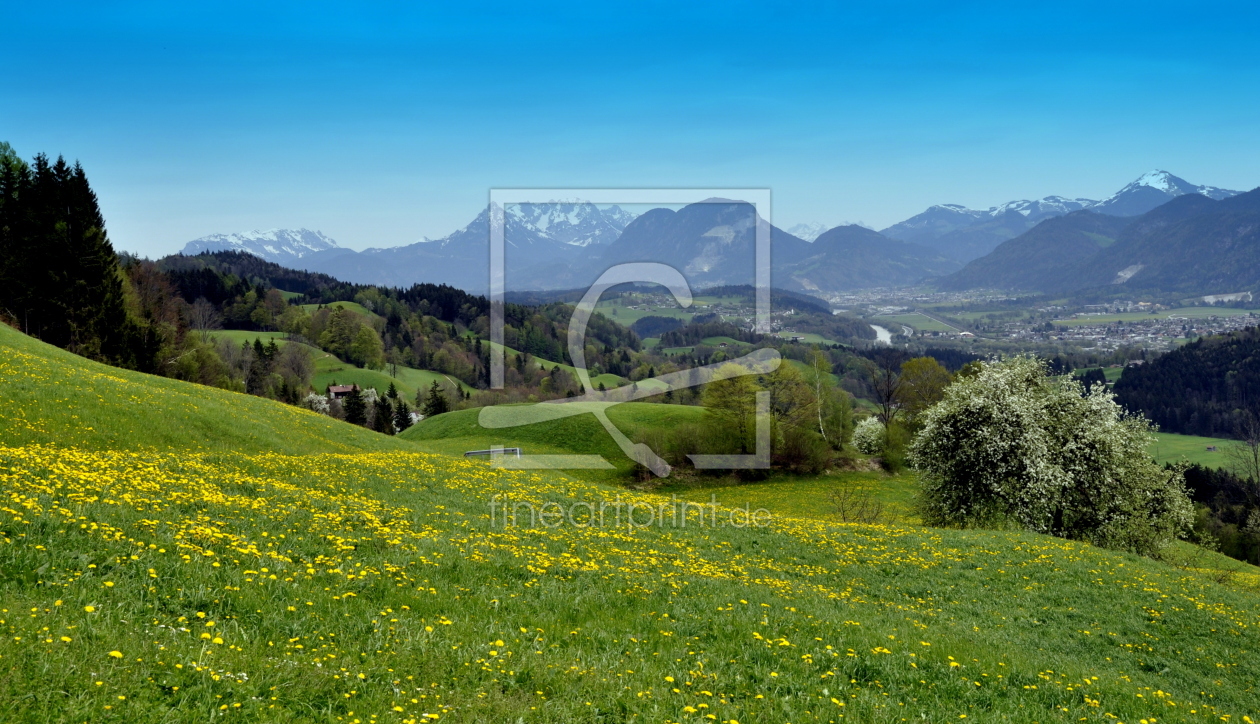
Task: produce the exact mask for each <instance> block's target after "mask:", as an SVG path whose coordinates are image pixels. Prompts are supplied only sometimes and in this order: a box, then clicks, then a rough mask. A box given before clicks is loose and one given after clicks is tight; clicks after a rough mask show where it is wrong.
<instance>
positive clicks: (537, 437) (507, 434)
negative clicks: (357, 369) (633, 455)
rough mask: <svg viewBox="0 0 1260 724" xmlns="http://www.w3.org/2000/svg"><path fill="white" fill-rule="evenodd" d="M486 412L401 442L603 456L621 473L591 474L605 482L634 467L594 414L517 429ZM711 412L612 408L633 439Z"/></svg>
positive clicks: (447, 421) (461, 415)
mask: <svg viewBox="0 0 1260 724" xmlns="http://www.w3.org/2000/svg"><path fill="white" fill-rule="evenodd" d="M480 412H481V411H480V410H477V409H472V410H458V411H455V412H448V413H446V414H443V415H437V416H435V417H432V418H429V419H427V420H422V421H420V422H419V423H417V424H416V425H414V426H412V427H411V428H410V429H408V430H406V431H405V432H403V433H402V435H401V436H400V437H402V438H404V439H406V440H410V441H413V442H415V443H416V445H417V447H419V448H421V449H424V450H426V451H431V452H440V453H446V454H450V455H462V454H463V453H465V452H467V451H469V450H488V449H490V448H491V447H493V446H495V445H499V446H502V447H519V448H522V449H523V451H524V453H525V454H526V455H530V454H544V455H553V454H554V455H558V454H579V455H600V456H602V457H603V458H604V459H605V460H608V461H609V462H610V463H612V464H613V465H614V466H615V468H616V470H615V471H613V472H611V473H608V474H604V473H596V472H594V471H589V472H586V473H583V474H584V475H585V476H588V477H589V476H591V475H596V476H598V477H599V478H600V479H604V480H622V479H624V476H625V474H626V473H628V472H630V470H631V468H632V467H633V464H632V463H631V461H630V460H628V459H627V458H626V456H625V455H624V454H623V453H622V452H621V449H620V448H619V447H617V444H616V442H615V441H614V440H613V439H612V437H610V436H609V434H608V432H607V431H606V430H604V428H603V426H601V425H600V424H599V421H598V420H596V419H595V416H594V415H592V414H583V415H575V416H573V417H567V418H562V419H559V420H552V421H549V422H539V423H534V424H532V425H522V426H520V427H513V428H495V429H487V428H484V427H481V425H480V424H479V423H478V421H477V418H478V415H479V414H480ZM704 414H705V411H704V409H703V408H700V407H693V406H689V405H662V404H656V403H651V402H626V403H623V404H620V405H614V406H612V407H610V408H608V419H609V420H611V421H612V423H613V424H614V425H616V426H617V428H618V429H620V430H621V431H622V433H623V434H625V435H626V436H627V437H629V438H630V439H632V440H633V439H636V435H638V434H639V433H641V432H643V431H644V430H646V429H647V428H649V427H652V428H658V429H666V430H668V429H672V428H674V427H676V426H677V425H679V424H682V423H688V422H698V421H700V420H701V419H703V417H704Z"/></svg>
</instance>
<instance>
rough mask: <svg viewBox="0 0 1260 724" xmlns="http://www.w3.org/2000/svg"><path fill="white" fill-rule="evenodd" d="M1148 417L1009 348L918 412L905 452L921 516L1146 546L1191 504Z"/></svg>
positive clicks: (1187, 516) (1141, 549)
mask: <svg viewBox="0 0 1260 724" xmlns="http://www.w3.org/2000/svg"><path fill="white" fill-rule="evenodd" d="M1151 432H1152V427H1151V425H1150V423H1149V422H1147V421H1146V420H1145V419H1144V418H1142V417H1140V416H1126V415H1125V414H1124V413H1123V411H1122V409H1121V408H1120V406H1119V405H1117V404H1116V403H1115V400H1114V399H1113V396H1112V395H1111V394H1110V393H1108V392H1105V391H1102V390H1095V391H1094V392H1093V393H1091V394H1089V395H1084V394H1083V390H1082V389H1081V385H1080V383H1079V382H1076V381H1073V380H1066V379H1053V378H1050V377H1047V376H1046V368H1045V364H1044V363H1043V362H1041V361H1039V360H1037V359H1034V358H1032V357H1023V356H1021V357H1014V358H1011V359H1008V360H1006V361H1004V362H1001V363H994V364H988V365H985V366H984V368H983V369H982V370H981V371H980V372H979V374H977V375H975V376H973V377H967V378H963V379H960V380H959V381H957V382H956V383H954V384H953V385H950V387H949V388H948V389H947V390H946V391H945V396H944V398H943V399H942V400H941V402H940V403H939V404H937V405H935V406H934V407H932V408H931V409H929V410H928V411H927V412H925V413H924V415H923V428H922V430H921V431H920V432H919V434H918V435H917V436H916V437H915V439H914V441H913V443H912V445H911V450H910V460H911V462H912V463H913V464H914V465H915V466H916V467H918V469H919V473H920V480H921V482H922V485H923V489H922V506H923V514H924V522H926V523H928V524H934V525H948V526H989V525H994V524H999V523H1014V524H1016V525H1018V526H1020V527H1022V528H1026V529H1028V530H1031V531H1036V532H1039V533H1049V534H1052V535H1057V536H1061V537H1064V538H1073V539H1077V540H1084V541H1088V542H1090V543H1093V544H1095V545H1100V546H1105V547H1109V548H1117V549H1121V550H1128V551H1132V552H1136V553H1141V554H1145V555H1152V554H1154V553H1157V552H1158V551H1159V550H1160V549H1161V548H1163V547H1164V546H1166V545H1168V544H1169V543H1171V542H1172V541H1173V540H1175V539H1176V538H1177V537H1178V536H1179V535H1180V534H1181V533H1182V532H1183V531H1185V530H1186V528H1187V526H1188V525H1189V523H1190V521H1191V516H1192V510H1191V506H1190V501H1189V498H1188V497H1187V495H1186V492H1185V487H1184V484H1183V481H1182V474H1181V470H1180V469H1171V470H1163V469H1161V468H1160V467H1159V466H1157V465H1155V464H1154V463H1153V462H1151V460H1150V458H1149V457H1148V456H1147V453H1146V447H1147V445H1148V444H1149V442H1150V441H1151V434H1150V433H1151Z"/></svg>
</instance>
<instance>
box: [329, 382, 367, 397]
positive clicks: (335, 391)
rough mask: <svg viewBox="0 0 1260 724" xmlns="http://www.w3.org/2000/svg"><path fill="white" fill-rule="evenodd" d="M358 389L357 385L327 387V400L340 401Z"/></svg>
mask: <svg viewBox="0 0 1260 724" xmlns="http://www.w3.org/2000/svg"><path fill="white" fill-rule="evenodd" d="M358 389H359V386H358V385H329V386H328V399H330V400H340V399H341V398H343V397H345V396H346V395H348V394H350V393H351V392H354V391H356V390H358Z"/></svg>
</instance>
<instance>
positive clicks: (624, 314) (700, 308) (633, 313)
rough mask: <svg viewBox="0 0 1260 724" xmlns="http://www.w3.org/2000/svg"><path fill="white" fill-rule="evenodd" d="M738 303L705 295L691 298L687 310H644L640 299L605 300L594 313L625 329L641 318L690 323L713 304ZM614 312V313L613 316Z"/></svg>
mask: <svg viewBox="0 0 1260 724" xmlns="http://www.w3.org/2000/svg"><path fill="white" fill-rule="evenodd" d="M739 301H740V298H738V297H712V296H707V295H702V296H697V297H693V298H692V300H691V302H692V304H691V306H690V307H688V308H687V309H683V308H682V307H679V306H676V305H673V306H665V307H655V306H653V307H651V308H644V307H645V306H646V305H645V303H644V301H643V300H641V299H637V300H636V299H629V300H627V299H623V298H620V297H618V298H615V299H606V300H602V301H600V302H599V303H598V304H596V305H595V311H596V312H599V313H600V314H602V315H604V316H605V317H607V318H609V319H611V320H613V321H615V322H617V323H619V324H622V325H624V326H626V327H629V326H630V325H632V324H634V323H635V322H637V321H639V320H640V319H642V318H643V317H672V318H674V319H680V320H682V323H683V324H687V323H688V322H690V321H691V318H692V317H694V316H695V315H697V314H704V313H706V312H708V311H709V309H708V307H711V306H713V305H715V304H726V305H731V304H736V303H738V302H739ZM631 305H633V306H636V307H639V309H631V308H630V306H631ZM614 310H615V311H616V313H615V314H614Z"/></svg>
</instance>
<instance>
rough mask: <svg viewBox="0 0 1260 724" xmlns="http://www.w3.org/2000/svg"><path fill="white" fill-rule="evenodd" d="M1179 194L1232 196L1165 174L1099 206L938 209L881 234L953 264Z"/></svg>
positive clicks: (1075, 202) (1050, 203)
mask: <svg viewBox="0 0 1260 724" xmlns="http://www.w3.org/2000/svg"><path fill="white" fill-rule="evenodd" d="M1184 194H1203V195H1204V196H1207V197H1208V198H1211V199H1215V200H1220V199H1225V198H1229V197H1230V196H1235V195H1237V194H1238V192H1237V191H1229V190H1227V189H1219V188H1216V187H1215V186H1196V185H1194V184H1192V183H1189V182H1188V181H1186V180H1184V179H1181V178H1178V177H1176V176H1174V175H1172V174H1170V173H1168V172H1167V171H1159V170H1156V171H1151V172H1150V173H1147V174H1144V175H1142V177H1141V178H1139V179H1137V180H1136V181H1134V182H1132V183H1130V184H1128V185H1127V186H1125V187H1124V188H1122V189H1120V190H1119V191H1117V192H1116V193H1114V194H1112V195H1111V196H1108V197H1107V198H1105V199H1103V200H1102V201H1094V200H1092V199H1081V198H1077V199H1072V198H1066V197H1063V196H1047V197H1045V198H1043V199H1037V200H1035V201H1029V200H1019V201H1008V202H1006V203H1004V204H999V205H997V206H993V207H990V208H988V209H969V208H967V207H965V206H960V205H958V204H938V205H936V206H932V207H929V208H928V209H927V210H926V211H924V212H923V213H921V214H916V215H914V216H912V217H910V218H909V219H906V220H905V221H902V222H900V223H897V224H893V225H892V226H890V227H888V228H887V229H884V230H883V231H882V232H881V233H883V234H884V235H885V236H891V237H893V238H894V239H901V240H902V241H909V242H914V243H917V244H924V245H927V246H929V247H932V248H934V249H938V250H939V251H940V252H941V253H943V254H946V255H948V256H951V257H953V258H955V259H958V260H959V261H970V260H972V259H976V258H979V257H982V256H984V255H985V254H988V253H989V252H990V251H992V250H993V249H995V248H997V245H998V244H1001V243H1002V242H1003V241H1006V240H1007V239H1013V238H1015V237H1016V236H1019V235H1020V234H1022V233H1024V232H1025V231H1028V230H1029V229H1031V228H1032V227H1034V226H1036V225H1037V224H1039V223H1041V222H1042V221H1044V220H1045V219H1049V218H1054V217H1057V216H1064V215H1066V214H1070V213H1072V212H1074V211H1081V210H1082V209H1088V210H1090V211H1095V212H1097V213H1100V214H1108V215H1111V216H1137V215H1139V214H1144V213H1146V212H1148V211H1150V210H1151V209H1154V208H1155V207H1157V206H1160V205H1162V204H1165V203H1167V202H1168V201H1171V200H1172V199H1174V198H1176V197H1178V196H1182V195H1184Z"/></svg>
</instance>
